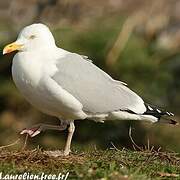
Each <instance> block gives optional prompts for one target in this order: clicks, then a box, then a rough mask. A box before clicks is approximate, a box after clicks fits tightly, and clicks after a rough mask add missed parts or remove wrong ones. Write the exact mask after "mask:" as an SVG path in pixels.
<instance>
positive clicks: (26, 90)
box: [12, 52, 86, 119]
mask: <svg viewBox="0 0 180 180" xmlns="http://www.w3.org/2000/svg"><path fill="white" fill-rule="evenodd" d="M30 57H33V59H30ZM56 70H57V68H56V65H55V63H53V62H52V61H51V60H49V61H48V60H47V57H46V61H43V58H42V56H41V57H40V58H39V57H37V56H36V55H33V54H29V53H27V52H26V53H22V52H21V53H18V54H16V55H15V57H14V59H13V65H12V76H13V80H14V82H15V84H16V86H17V88H18V89H19V90H20V92H21V93H22V94H23V95H24V97H25V98H26V99H27V100H28V101H29V102H30V103H31V104H32V105H33V106H35V107H36V108H38V109H39V110H40V111H42V112H44V113H46V114H49V115H52V116H57V117H60V118H63V119H71V118H78V119H79V118H82V119H84V118H85V117H86V115H85V114H84V113H83V112H82V105H81V103H80V102H79V101H78V100H76V99H75V98H74V97H73V96H71V95H70V94H69V93H67V92H66V91H65V90H63V89H62V88H61V87H60V86H58V85H56V83H55V82H54V83H52V84H48V79H50V76H51V75H52V74H54V73H55V72H56Z"/></svg>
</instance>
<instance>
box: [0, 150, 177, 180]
mask: <svg viewBox="0 0 180 180" xmlns="http://www.w3.org/2000/svg"><path fill="white" fill-rule="evenodd" d="M0 172H3V173H5V174H6V173H8V174H10V173H12V174H16V173H23V172H30V173H36V174H40V173H42V172H44V173H46V174H50V173H51V174H59V173H60V172H61V173H67V172H69V173H70V174H69V178H68V179H83V180H86V179H87V180H88V179H89V180H91V179H100V180H106V179H112V180H116V179H117V180H119V179H120V180H121V179H122V180H126V179H127V180H131V179H132V180H134V179H138V180H141V179H142V180H147V179H153V180H154V179H180V154H177V153H171V152H160V151H154V150H145V151H135V150H134V151H132V150H126V149H122V150H118V149H117V148H115V147H114V148H113V149H109V150H105V151H103V150H93V151H92V150H91V151H85V152H74V153H72V154H71V155H70V156H68V157H58V158H57V157H56V158H55V157H49V156H48V155H46V154H45V153H44V152H43V150H41V149H34V150H23V151H7V150H1V151H0Z"/></svg>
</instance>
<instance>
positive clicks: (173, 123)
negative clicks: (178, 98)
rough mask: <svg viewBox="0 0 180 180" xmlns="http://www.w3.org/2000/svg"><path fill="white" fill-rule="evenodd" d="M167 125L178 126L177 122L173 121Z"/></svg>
mask: <svg viewBox="0 0 180 180" xmlns="http://www.w3.org/2000/svg"><path fill="white" fill-rule="evenodd" d="M169 124H172V125H175V126H178V125H179V122H177V121H175V120H173V119H170V123H169Z"/></svg>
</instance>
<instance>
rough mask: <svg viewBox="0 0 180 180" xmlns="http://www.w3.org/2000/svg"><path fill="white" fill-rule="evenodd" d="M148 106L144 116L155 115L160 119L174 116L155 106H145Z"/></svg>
mask: <svg viewBox="0 0 180 180" xmlns="http://www.w3.org/2000/svg"><path fill="white" fill-rule="evenodd" d="M145 106H146V109H147V110H146V112H144V114H148V115H153V116H155V117H157V118H160V117H161V116H174V113H172V112H169V111H164V110H162V109H159V108H156V107H155V106H151V105H149V104H145Z"/></svg>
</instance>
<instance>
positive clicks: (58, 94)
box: [3, 24, 176, 155]
mask: <svg viewBox="0 0 180 180" xmlns="http://www.w3.org/2000/svg"><path fill="white" fill-rule="evenodd" d="M15 50H18V53H16V55H15V56H14V58H13V64H12V76H13V80H14V82H15V84H16V86H17V88H18V89H19V90H20V92H21V93H22V94H23V96H24V97H25V98H26V100H27V101H29V102H30V103H31V104H32V105H33V106H35V107H36V108H37V109H39V110H40V111H42V112H43V113H46V114H48V115H51V116H55V117H57V118H59V119H60V121H61V124H60V126H54V125H47V124H38V125H36V126H35V127H33V128H29V129H25V130H23V131H22V132H21V134H24V133H28V134H29V135H30V136H31V137H34V136H36V135H37V134H39V133H40V132H41V131H42V130H45V129H58V130H64V129H66V128H67V126H69V127H68V137H67V141H66V145H65V150H64V155H68V154H69V153H70V145H71V140H72V136H73V133H74V130H75V126H74V120H77V119H78V120H79V119H81V120H84V119H89V120H95V121H97V122H104V121H106V120H115V119H118V120H144V121H149V122H153V123H154V122H158V121H159V119H160V118H161V117H162V116H173V113H171V112H166V111H163V110H160V109H157V108H155V107H152V106H150V105H148V104H145V103H144V101H143V100H142V98H141V97H139V96H138V95H137V94H136V93H134V92H133V91H132V90H130V89H129V88H128V87H127V85H126V84H125V83H123V82H121V81H117V80H114V79H113V78H112V77H111V76H109V75H108V74H107V73H105V72H104V71H102V70H101V69H100V68H98V67H97V66H96V65H94V64H93V63H92V61H90V60H89V59H88V58H87V57H86V56H82V55H79V54H76V53H72V52H69V51H66V50H64V49H61V48H59V47H57V46H56V44H55V40H54V37H53V35H52V33H51V32H50V30H49V28H48V27H47V26H46V25H44V24H32V25H29V26H26V27H25V28H24V29H23V30H22V31H21V32H20V33H19V36H18V38H17V40H16V41H15V42H14V43H11V44H9V45H7V46H6V47H5V48H4V50H3V54H7V53H10V52H12V51H15ZM169 122H170V123H171V124H175V123H176V122H175V121H173V120H170V121H169Z"/></svg>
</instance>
